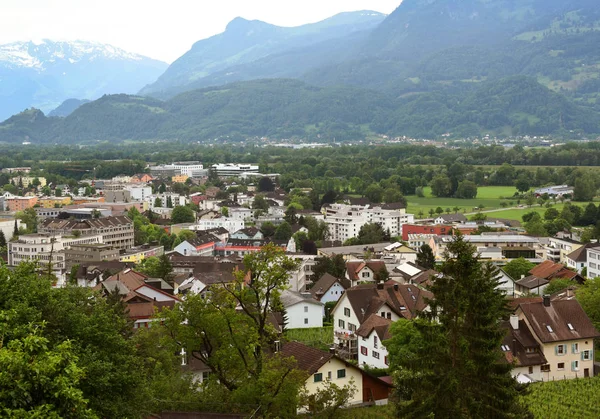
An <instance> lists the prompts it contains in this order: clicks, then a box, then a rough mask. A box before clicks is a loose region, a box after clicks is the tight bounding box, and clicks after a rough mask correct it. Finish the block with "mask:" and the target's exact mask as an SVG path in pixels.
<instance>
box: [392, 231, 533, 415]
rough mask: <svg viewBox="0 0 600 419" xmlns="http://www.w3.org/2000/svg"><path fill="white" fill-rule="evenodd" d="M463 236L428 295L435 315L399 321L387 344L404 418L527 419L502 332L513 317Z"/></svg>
mask: <svg viewBox="0 0 600 419" xmlns="http://www.w3.org/2000/svg"><path fill="white" fill-rule="evenodd" d="M475 252H476V249H475V247H474V246H472V245H471V244H469V243H467V242H465V241H464V239H463V238H462V237H461V236H458V237H457V238H456V239H455V240H454V241H453V242H452V243H450V244H449V245H448V248H447V251H446V254H445V259H446V262H445V263H444V264H443V265H442V267H441V269H440V272H441V274H442V275H440V276H439V277H438V278H436V279H435V282H434V284H433V285H432V286H431V287H430V290H431V291H432V292H433V294H434V300H433V301H430V302H429V307H430V309H431V310H430V311H428V312H424V313H422V314H421V317H420V318H419V319H417V320H415V321H414V322H409V321H400V322H397V323H396V324H395V325H394V326H393V328H392V334H393V337H392V339H391V340H390V341H388V343H387V344H386V346H387V348H388V350H389V353H390V358H391V364H392V370H393V371H394V375H395V378H396V386H397V390H396V391H397V396H398V399H399V402H398V417H402V418H424V417H434V416H435V417H436V418H438V417H439V418H458V417H460V418H523V417H528V412H527V410H526V409H525V408H524V407H522V405H521V404H520V403H519V400H518V390H517V388H518V385H517V383H516V381H515V380H514V379H513V378H512V377H511V375H510V371H511V368H512V366H511V365H510V364H508V363H506V362H505V361H504V359H503V358H504V356H503V353H502V352H501V348H500V346H501V344H502V340H503V337H504V334H505V331H504V329H502V328H501V327H500V321H501V319H502V317H504V316H506V315H507V314H508V309H507V306H506V300H505V298H504V296H503V294H502V293H501V292H500V291H498V290H497V288H496V287H497V285H498V282H499V280H498V270H497V268H495V267H494V266H493V265H491V264H490V263H486V264H481V263H479V261H478V260H477V257H476V256H475V255H474V254H475Z"/></svg>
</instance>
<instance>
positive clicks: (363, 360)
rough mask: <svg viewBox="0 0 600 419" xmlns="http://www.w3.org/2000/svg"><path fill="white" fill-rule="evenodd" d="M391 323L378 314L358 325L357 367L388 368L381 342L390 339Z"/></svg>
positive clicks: (387, 360) (384, 348)
mask: <svg viewBox="0 0 600 419" xmlns="http://www.w3.org/2000/svg"><path fill="white" fill-rule="evenodd" d="M391 325H392V321H391V320H390V319H388V318H383V317H381V316H380V315H378V314H371V315H370V316H369V318H368V319H367V320H365V321H364V322H363V324H361V325H360V327H359V328H358V330H357V331H356V334H357V335H358V346H359V351H358V365H359V366H363V365H368V366H369V367H371V368H388V367H389V365H390V363H389V358H388V351H387V349H386V347H385V346H384V345H383V341H384V340H387V339H389V338H391V337H392V336H391V334H390V326H391Z"/></svg>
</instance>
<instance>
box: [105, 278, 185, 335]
mask: <svg viewBox="0 0 600 419" xmlns="http://www.w3.org/2000/svg"><path fill="white" fill-rule="evenodd" d="M94 290H96V291H100V292H101V293H102V294H104V295H109V294H115V293H116V294H118V295H120V296H121V297H122V298H123V302H124V303H125V304H126V305H127V309H128V314H129V318H130V319H131V320H133V322H134V326H133V327H134V329H138V328H140V327H148V326H149V324H150V322H151V320H152V317H153V316H154V313H155V311H156V310H162V309H163V308H165V307H168V308H172V307H174V306H175V303H177V302H178V301H179V299H178V298H177V297H175V296H174V295H173V287H171V286H170V285H169V284H167V283H166V282H165V281H163V280H162V279H155V278H149V277H148V276H146V275H144V274H142V273H140V272H136V271H134V270H133V269H126V270H124V271H121V272H118V273H116V274H115V275H113V276H111V277H109V278H108V279H106V280H104V281H102V282H100V283H99V284H98V285H96V286H95V287H94Z"/></svg>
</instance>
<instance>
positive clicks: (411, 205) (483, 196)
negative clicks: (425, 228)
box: [406, 186, 517, 217]
mask: <svg viewBox="0 0 600 419" xmlns="http://www.w3.org/2000/svg"><path fill="white" fill-rule="evenodd" d="M516 191H517V189H516V188H515V187H512V186H482V187H480V188H478V189H477V197H476V198H475V199H458V198H436V197H434V196H432V195H431V188H429V187H427V188H425V190H424V192H425V197H424V198H419V197H417V196H415V195H412V196H407V197H406V198H407V200H408V209H407V212H408V213H411V214H415V215H417V214H418V213H419V211H423V214H424V215H425V217H427V216H428V214H429V210H430V209H433V210H435V209H436V208H437V207H441V208H442V209H443V210H444V211H445V210H446V208H450V210H452V212H454V207H458V208H460V212H463V210H464V212H473V211H475V209H474V208H476V207H478V206H479V205H483V206H484V210H487V209H494V208H502V206H501V204H500V203H501V202H506V203H507V204H508V203H509V202H511V201H512V202H513V204H514V205H516V204H517V200H516V199H514V198H512V196H513V195H514V193H515V192H516ZM501 197H503V198H505V199H501Z"/></svg>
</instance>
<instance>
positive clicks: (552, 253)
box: [546, 237, 583, 265]
mask: <svg viewBox="0 0 600 419" xmlns="http://www.w3.org/2000/svg"><path fill="white" fill-rule="evenodd" d="M581 247H583V243H580V242H578V241H577V240H573V239H571V238H568V237H562V238H559V237H550V239H549V244H548V246H546V259H548V260H551V261H553V262H558V263H562V264H563V265H566V263H567V255H569V254H570V253H572V252H574V251H575V250H577V249H579V248H581Z"/></svg>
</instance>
